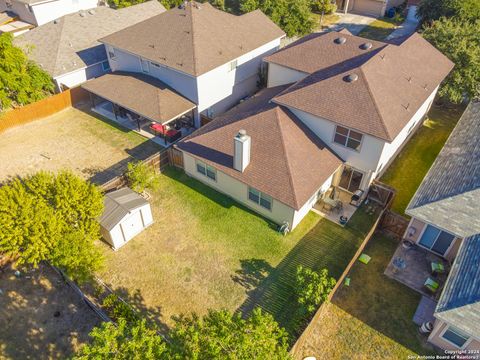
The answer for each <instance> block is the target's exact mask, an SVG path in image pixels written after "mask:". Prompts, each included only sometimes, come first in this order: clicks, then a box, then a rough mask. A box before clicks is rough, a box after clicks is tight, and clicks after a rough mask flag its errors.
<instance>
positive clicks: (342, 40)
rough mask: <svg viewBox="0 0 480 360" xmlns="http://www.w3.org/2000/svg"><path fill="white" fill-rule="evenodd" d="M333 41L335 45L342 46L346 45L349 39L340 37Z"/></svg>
mask: <svg viewBox="0 0 480 360" xmlns="http://www.w3.org/2000/svg"><path fill="white" fill-rule="evenodd" d="M333 41H334V42H335V44H338V45H342V44H345V43H346V42H347V38H344V37H338V38H336V39H335V40H333Z"/></svg>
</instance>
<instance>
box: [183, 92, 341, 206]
mask: <svg viewBox="0 0 480 360" xmlns="http://www.w3.org/2000/svg"><path fill="white" fill-rule="evenodd" d="M284 89H285V87H284V86H282V87H276V88H270V89H265V90H263V91H262V92H260V93H259V94H257V95H256V96H255V97H253V98H251V99H249V100H247V101H245V102H244V103H242V104H241V105H239V106H237V107H236V108H234V109H232V110H230V111H229V112H227V113H226V114H224V115H223V116H221V117H218V118H216V119H215V120H214V121H212V122H211V123H209V124H207V125H205V126H204V127H202V128H200V129H199V130H197V131H196V132H195V133H193V134H192V135H190V136H189V137H187V138H186V139H184V140H183V141H181V142H180V143H179V144H178V145H177V147H178V148H179V149H181V150H183V151H185V152H187V153H190V154H192V155H193V156H194V157H196V158H199V159H201V160H203V161H205V162H206V163H208V164H210V165H212V166H214V167H215V168H217V169H219V170H220V171H222V172H224V173H226V174H228V175H229V176H232V177H233V178H235V179H237V180H239V181H241V182H243V183H245V184H247V185H249V186H252V187H254V188H255V189H258V190H260V191H262V192H264V193H266V194H268V195H270V196H272V197H273V198H274V199H276V200H278V201H280V202H282V203H284V204H286V205H288V206H290V207H292V208H294V209H297V210H298V209H300V207H301V206H302V205H304V204H305V203H306V202H307V201H308V200H309V199H310V197H311V196H312V195H313V194H314V192H315V191H317V190H318V189H319V188H320V186H321V185H322V184H323V183H324V182H325V181H326V180H327V179H328V177H329V176H330V175H332V174H333V173H334V172H335V170H336V169H337V168H338V167H339V166H340V165H341V164H342V160H341V159H340V158H339V157H338V156H337V155H335V154H334V153H333V152H332V150H330V149H329V148H328V147H327V146H326V145H325V144H324V143H323V142H322V141H321V140H320V139H319V138H318V137H317V136H315V134H314V133H313V132H311V131H310V130H309V129H308V128H307V127H306V126H305V125H304V124H303V123H302V122H301V121H300V120H299V119H298V118H297V117H296V116H295V115H293V114H292V113H291V112H290V111H289V110H288V109H286V108H284V107H282V106H278V105H276V104H274V103H271V102H270V101H269V100H270V99H271V98H272V97H274V96H275V95H276V94H278V93H279V92H280V91H282V90H284ZM240 129H244V130H246V131H247V134H249V135H250V136H251V138H252V145H251V146H252V149H251V161H250V164H249V165H248V167H247V168H246V169H245V171H244V172H243V173H241V172H239V171H237V170H235V169H234V168H233V144H234V143H233V138H234V136H235V135H236V134H237V133H238V131H239V130H240Z"/></svg>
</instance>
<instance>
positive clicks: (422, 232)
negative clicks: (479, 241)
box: [416, 221, 458, 259]
mask: <svg viewBox="0 0 480 360" xmlns="http://www.w3.org/2000/svg"><path fill="white" fill-rule="evenodd" d="M423 224H424V227H423V229H422V231H420V235H419V236H418V238H417V241H416V244H417V245H418V246H420V247H421V248H423V249H425V250H428V251H430V252H431V253H432V254H435V255H437V256H440V257H443V258H444V259H446V258H447V255H448V253H449V252H450V250H451V249H452V247H453V245H454V244H455V243H456V242H457V240H458V239H457V235H455V234H452V233H451V232H450V231H446V230H443V229H442V228H441V227H438V226H437V225H433V224H430V223H427V222H425V221H423ZM428 225H430V226H433V227H434V228H436V229H438V230H440V232H439V233H438V236H437V237H436V238H435V241H437V239H438V237H439V236H440V234H441V233H442V232H445V233H447V234H450V235H453V236H454V238H453V241H452V243H451V244H450V246H449V247H448V249H447V251H445V254H443V255H441V254H439V253H437V252H436V251H433V250H432V249H429V248H428V247H426V246H424V245H422V244H420V241H421V240H422V237H423V234H424V233H425V231H426V230H427V227H428ZM435 241H434V242H433V243H434V244H435Z"/></svg>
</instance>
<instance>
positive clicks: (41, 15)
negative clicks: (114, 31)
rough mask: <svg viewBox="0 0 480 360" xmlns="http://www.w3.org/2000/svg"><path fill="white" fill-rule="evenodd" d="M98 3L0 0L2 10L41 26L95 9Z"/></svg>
mask: <svg viewBox="0 0 480 360" xmlns="http://www.w3.org/2000/svg"><path fill="white" fill-rule="evenodd" d="M97 5H98V0H0V12H4V11H8V12H9V13H13V14H15V15H16V16H17V17H18V18H19V20H21V21H22V22H26V23H29V24H32V25H34V26H40V25H43V24H46V23H48V22H50V21H52V20H55V19H58V18H60V17H62V16H64V15H67V14H71V13H74V12H77V11H80V10H88V9H93V8H95V7H97ZM16 33H17V32H16Z"/></svg>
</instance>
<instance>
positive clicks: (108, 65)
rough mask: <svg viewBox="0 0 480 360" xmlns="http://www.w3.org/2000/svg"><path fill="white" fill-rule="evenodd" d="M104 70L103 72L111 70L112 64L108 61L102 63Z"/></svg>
mask: <svg viewBox="0 0 480 360" xmlns="http://www.w3.org/2000/svg"><path fill="white" fill-rule="evenodd" d="M102 69H103V71H108V70H110V63H109V62H108V60H105V61H102Z"/></svg>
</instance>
